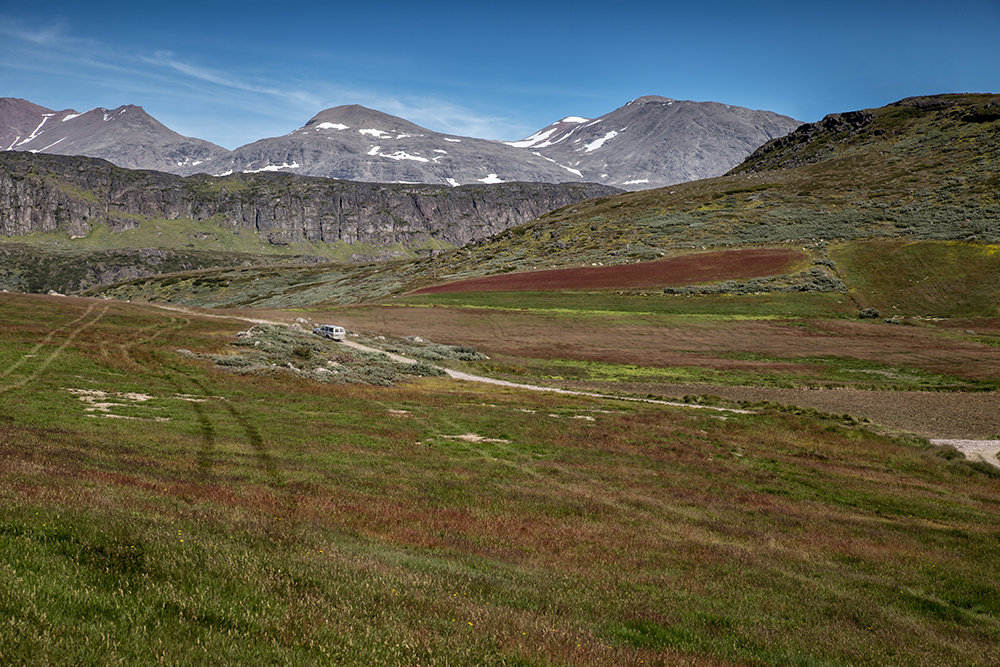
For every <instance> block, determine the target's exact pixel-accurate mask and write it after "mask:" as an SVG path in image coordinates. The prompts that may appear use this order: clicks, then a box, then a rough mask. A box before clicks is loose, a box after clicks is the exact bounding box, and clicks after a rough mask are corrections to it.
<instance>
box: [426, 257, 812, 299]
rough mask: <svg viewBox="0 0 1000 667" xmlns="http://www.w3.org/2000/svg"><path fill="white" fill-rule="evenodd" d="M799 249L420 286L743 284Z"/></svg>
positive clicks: (790, 260) (506, 288)
mask: <svg viewBox="0 0 1000 667" xmlns="http://www.w3.org/2000/svg"><path fill="white" fill-rule="evenodd" d="M806 257H807V255H806V253H805V252H803V251H801V250H792V249H788V248H744V249H739V250H723V251H717V252H706V253H696V254H691V255H683V256H680V257H670V258H668V259H660V260H656V261H652V262H642V263H640V264H621V265H618V266H588V267H578V268H572V269H550V270H547V271H527V272H524V273H511V274H506V275H499V276H487V277H484V278H472V279H469V280H460V281H457V282H453V283H448V284H445V285H435V286H433V287H425V288H423V289H420V290H417V291H416V292H413V294H433V293H437V292H522V291H534V290H615V289H639V288H648V287H665V286H668V285H669V286H681V285H696V284H698V283H704V282H715V281H720V280H748V279H750V278H763V277H765V276H774V275H780V274H783V273H789V272H791V271H793V270H794V268H795V267H796V265H798V264H800V263H801V262H803V261H804V260H805V259H806Z"/></svg>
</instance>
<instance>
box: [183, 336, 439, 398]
mask: <svg viewBox="0 0 1000 667" xmlns="http://www.w3.org/2000/svg"><path fill="white" fill-rule="evenodd" d="M332 345H335V344H331V343H328V342H326V341H323V340H319V339H317V338H316V337H315V336H313V335H312V334H309V333H305V332H303V331H299V330H295V329H293V328H289V327H282V326H276V325H271V324H258V325H255V326H253V327H251V328H250V329H249V330H247V331H241V332H240V333H239V334H237V337H236V340H235V341H234V342H233V343H232V347H233V348H234V350H233V353H231V354H203V355H196V356H198V357H199V358H201V359H206V360H208V361H211V362H212V363H214V364H215V365H216V366H220V367H222V368H227V369H230V370H233V371H235V372H238V373H252V374H267V373H280V372H286V373H287V372H290V373H296V374H298V375H300V376H303V377H308V378H309V379H311V380H315V381H317V382H335V383H360V384H370V385H377V386H382V387H391V386H392V385H393V384H395V383H396V382H399V381H400V380H402V379H403V377H405V376H424V377H430V376H437V375H443V374H444V371H443V370H441V369H440V368H438V367H436V366H432V365H431V364H428V363H426V362H417V363H414V364H408V363H402V362H398V361H394V360H393V359H391V358H390V357H388V356H387V355H385V354H382V353H380V352H365V351H363V350H354V349H349V348H345V347H341V346H336V347H331V346H332ZM446 347H447V346H446Z"/></svg>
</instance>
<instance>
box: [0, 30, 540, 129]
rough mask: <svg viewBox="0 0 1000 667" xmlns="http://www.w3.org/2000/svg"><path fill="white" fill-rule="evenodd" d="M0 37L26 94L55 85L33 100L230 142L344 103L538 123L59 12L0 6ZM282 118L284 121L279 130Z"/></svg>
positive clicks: (415, 116) (296, 123)
mask: <svg viewBox="0 0 1000 667" xmlns="http://www.w3.org/2000/svg"><path fill="white" fill-rule="evenodd" d="M0 42H2V44H0V61H3V62H4V67H5V69H7V72H8V74H9V76H7V77H6V78H7V79H8V80H17V81H19V82H21V83H20V87H21V89H23V90H25V91H27V92H26V93H25V95H28V94H30V95H35V94H36V93H35V92H34V91H37V90H46V91H58V92H57V93H55V94H54V95H43V96H42V97H43V98H42V99H36V100H32V101H35V102H36V103H39V104H42V105H43V106H48V105H66V106H71V107H73V108H76V107H80V108H82V109H87V108H94V107H96V106H105V107H108V108H114V107H116V106H118V105H121V104H138V105H140V106H144V107H146V108H147V110H149V111H150V112H151V113H154V115H158V116H160V117H162V118H170V119H171V121H172V122H173V123H176V124H177V125H172V127H173V129H175V130H177V131H179V132H181V133H184V134H189V136H198V137H199V138H203V139H207V140H209V141H213V142H216V143H219V144H221V145H227V146H230V147H235V146H236V145H240V144H243V143H249V142H252V141H256V140H257V139H262V138H265V137H267V136H275V134H281V133H283V132H290V131H292V130H294V129H296V128H297V127H300V126H301V125H302V124H304V123H305V122H306V120H308V119H309V118H310V117H312V116H313V115H314V114H316V113H319V112H320V111H322V110H323V109H326V108H329V107H333V106H339V105H343V104H361V105H363V106H366V107H369V108H372V109H376V110H379V111H382V112H385V113H388V114H392V115H395V116H400V117H402V118H405V119H407V120H409V121H411V122H414V123H416V124H418V125H421V126H423V127H427V128H428V129H431V130H434V131H437V132H444V133H448V134H456V135H461V136H470V137H482V138H488V139H518V138H521V137H522V136H527V135H528V134H531V132H534V131H535V130H537V129H538V128H526V127H524V126H523V125H521V124H518V123H516V122H515V121H512V120H511V119H509V118H504V117H502V116H500V115H496V114H492V113H480V112H478V111H476V110H474V109H472V108H469V107H467V106H464V105H461V104H456V103H454V102H451V101H449V100H447V99H442V98H439V97H435V96H432V95H427V94H424V93H421V92H413V91H406V90H392V91H386V90H378V89H373V88H371V87H369V86H367V85H365V84H364V83H361V82H358V81H355V80H353V79H352V78H351V77H350V76H349V75H346V74H344V73H341V74H340V75H338V76H337V77H331V78H329V79H327V78H324V77H323V75H322V74H320V75H317V73H315V72H310V71H308V70H306V71H303V72H301V73H300V76H299V78H296V79H290V80H287V81H284V80H277V79H275V78H273V77H271V78H268V77H261V76H260V75H259V74H258V73H257V72H253V73H249V72H248V71H243V70H231V69H228V68H225V67H218V66H212V65H211V64H205V63H204V62H199V61H198V60H197V59H196V58H194V57H178V56H177V55H176V54H175V53H174V52H172V51H169V50H157V51H153V52H151V53H136V52H133V53H123V52H122V48H121V47H120V46H112V45H108V44H103V43H101V42H98V41H94V40H91V39H89V38H83V37H78V36H76V35H74V34H73V32H72V27H71V26H69V25H68V24H67V23H66V22H65V21H63V20H60V19H56V20H53V21H51V22H48V23H45V24H38V25H27V24H25V23H24V22H19V21H17V20H12V19H8V17H5V16H4V15H2V14H0ZM45 97H48V99H44V98H45ZM154 109H155V110H156V111H155V112H154ZM196 114H198V115H199V117H195V115H196ZM202 115H207V116H208V117H202ZM279 127H283V128H285V129H284V130H283V131H279V132H277V133H276V132H275V131H274V130H275V128H279ZM255 128H256V129H255ZM195 132H198V133H200V134H195Z"/></svg>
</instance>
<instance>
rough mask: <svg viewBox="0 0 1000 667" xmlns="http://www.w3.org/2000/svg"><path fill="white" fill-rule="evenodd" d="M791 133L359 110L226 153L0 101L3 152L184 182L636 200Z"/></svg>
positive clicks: (784, 124) (671, 118)
mask: <svg viewBox="0 0 1000 667" xmlns="http://www.w3.org/2000/svg"><path fill="white" fill-rule="evenodd" d="M799 125H800V123H799V122H798V121H796V120H793V119H792V118H789V117H787V116H781V115H779V114H776V113H773V112H770V111H752V110H749V109H745V108H742V107H736V106H730V105H725V104H719V103H715V102H691V101H679V100H672V99H669V98H665V97H658V96H646V97H640V98H638V99H636V100H633V101H632V102H629V103H628V104H626V105H625V106H623V107H621V108H619V109H617V110H615V111H612V112H611V113H608V114H606V115H604V116H601V117H600V118H597V119H586V118H581V117H576V116H570V117H567V118H564V119H562V120H560V121H557V122H556V123H553V124H552V125H550V126H548V127H546V128H544V129H542V130H540V131H539V132H537V133H535V134H533V135H532V136H530V137H527V138H525V139H523V140H521V141H510V142H502V141H492V140H487V139H477V138H472V137H463V136H457V135H450V134H442V133H439V132H434V131H433V130H429V129H426V128H423V127H420V126H419V125H416V124H414V123H411V122H409V121H407V120H405V119H402V118H398V117H395V116H391V115H389V114H385V113H382V112H380V111H375V110H372V109H368V108H365V107H362V106H358V105H347V106H339V107H334V108H331V109H326V110H324V111H321V112H320V113H318V114H316V115H315V116H313V117H312V118H311V119H310V120H309V121H308V122H307V123H306V124H305V125H304V126H302V127H301V128H299V129H297V130H294V131H293V132H291V133H289V134H286V135H284V136H281V137H273V138H267V139H261V140H259V141H255V142H253V143H250V144H247V145H245V146H241V147H239V148H237V149H235V150H233V151H228V150H226V149H225V148H223V147H221V146H217V145H215V144H212V143H210V142H207V141H203V140H200V139H193V138H188V137H184V136H181V135H180V134H178V133H176V132H174V131H173V130H170V129H169V128H167V127H166V126H164V125H163V124H162V123H160V122H158V121H157V120H156V119H154V118H153V117H152V116H150V115H149V114H147V113H146V112H145V111H144V110H143V109H142V107H138V106H133V105H127V106H122V107H118V108H117V109H113V110H108V109H103V108H98V109H92V110H91V111H88V112H86V113H78V112H76V111H73V110H71V109H67V110H63V111H53V110H51V109H46V108H45V107H42V106H39V105H37V104H33V103H31V102H28V101H26V100H21V99H16V98H0V148H2V149H3V150H16V151H31V152H39V153H54V154H59V155H81V156H87V157H98V158H103V159H105V160H108V161H109V162H112V163H113V164H115V165H117V166H120V167H126V168H129V169H153V170H157V171H165V172H169V173H173V174H178V175H183V176H189V175H193V174H196V173H207V174H210V175H213V176H223V175H228V174H232V173H238V172H242V173H254V172H263V171H274V172H285V173H294V174H299V175H305V176H324V177H329V178H338V179H345V180H354V181H363V182H380V183H427V184H441V185H451V186H458V185H467V184H478V183H486V184H489V183H504V182H514V181H517V182H541V183H567V182H569V183H574V182H575V183H582V182H592V183H601V184H603V185H610V186H614V187H618V188H621V189H625V190H644V189H649V188H655V187H661V186H665V185H671V184H674V183H680V182H685V181H691V180H697V179H701V178H709V177H713V176H719V175H721V174H723V173H725V172H726V171H728V170H729V169H731V168H733V167H734V166H736V165H737V164H739V163H740V162H741V161H742V160H743V159H745V158H746V157H747V156H749V155H750V154H751V153H752V152H753V151H754V150H755V149H756V148H757V147H758V146H760V145H761V144H763V143H765V142H767V141H769V140H771V139H774V138H777V137H781V136H783V135H786V134H788V133H789V132H791V131H792V130H794V129H795V128H797V127H798V126H799Z"/></svg>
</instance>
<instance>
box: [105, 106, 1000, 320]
mask: <svg viewBox="0 0 1000 667" xmlns="http://www.w3.org/2000/svg"><path fill="white" fill-rule="evenodd" d="M998 108H1000V96H997V95H943V96H935V97H925V98H913V99H908V100H903V101H901V102H899V103H897V104H895V105H890V106H887V107H883V108H880V109H872V110H866V111H859V112H852V113H847V114H833V115H831V116H828V117H827V118H825V119H824V120H823V121H821V122H820V123H816V124H812V125H806V126H803V127H802V128H800V129H799V130H797V131H796V132H794V133H792V134H791V135H788V136H787V137H784V138H782V139H779V140H776V141H773V142H771V143H769V144H767V145H765V146H763V147H761V149H759V150H758V151H757V152H756V153H755V154H754V155H753V156H751V157H750V158H749V159H748V160H747V162H746V163H745V164H743V165H741V166H740V167H738V168H737V169H735V170H733V172H732V173H730V174H728V175H726V176H723V177H720V178H715V179H708V180H703V181H696V182H691V183H685V184H680V185H676V186H672V187H668V188H662V189H659V190H651V191H645V192H636V193H628V194H623V195H618V196H613V197H604V198H599V199H593V200H588V201H585V202H582V203H579V204H574V205H571V206H567V207H564V208H561V209H558V210H556V211H553V212H551V213H548V214H546V215H543V216H541V217H540V218H538V219H536V220H534V221H532V222H530V223H527V224H524V225H521V226H519V227H516V228H513V229H510V230H507V231H505V232H502V233H500V234H498V235H496V236H493V237H491V238H488V239H485V240H482V241H478V242H475V243H472V244H470V245H468V246H465V247H463V248H461V249H459V250H457V251H455V252H453V253H448V254H442V255H438V256H436V257H433V258H427V259H423V260H417V261H411V262H397V263H392V264H383V265H378V266H376V265H370V266H366V267H345V266H342V265H314V266H310V267H302V268H299V269H295V270H290V271H282V272H278V273H276V272H275V271H273V270H270V269H268V270H264V271H262V272H260V273H256V272H254V271H243V270H241V271H238V272H237V271H219V272H217V273H215V274H213V275H214V276H215V277H214V278H213V280H215V281H216V284H218V285H219V286H220V287H219V289H218V290H208V291H206V290H204V289H199V290H195V289H191V287H192V285H193V283H194V282H195V280H201V281H202V283H203V282H204V280H205V279H204V278H189V279H185V278H183V277H181V278H170V279H169V284H168V282H167V281H164V280H156V279H149V280H142V281H136V282H133V283H130V284H126V285H119V286H116V287H114V288H112V289H110V290H107V292H106V293H107V294H109V295H112V296H116V297H119V298H135V299H152V300H157V301H164V300H168V301H174V302H178V303H188V304H193V305H211V306H252V305H256V306H268V307H288V306H304V305H310V304H317V303H355V302H358V301H367V300H372V299H381V298H386V297H388V296H393V295H400V294H403V293H405V292H407V291H411V290H413V289H416V288H419V287H424V286H427V285H433V284H438V283H443V282H449V281H455V280H461V279H465V278H470V277H475V276H482V275H493V274H501V273H509V272H513V271H531V270H542V269H546V268H558V267H570V266H608V265H620V264H626V263H636V262H643V261H649V260H653V259H659V258H661V257H671V256H676V255H680V254H685V253H691V252H702V251H705V250H711V249H713V248H731V247H745V246H785V245H787V246H793V247H803V248H806V249H807V250H808V252H809V253H810V255H811V258H812V259H811V261H812V267H813V269H811V271H812V272H811V273H810V272H809V271H810V270H809V269H807V271H806V272H803V274H802V275H800V276H798V277H794V276H793V277H792V278H791V280H792V282H795V281H796V280H797V281H798V283H800V284H811V285H812V286H811V287H809V289H816V288H817V287H816V285H817V284H823V285H827V286H828V287H827V288H829V289H839V288H837V287H836V285H837V283H838V281H842V282H843V285H845V286H846V287H847V288H848V290H849V292H850V294H851V295H852V296H854V297H855V298H856V301H857V305H858V307H859V308H868V307H871V308H876V309H880V310H881V309H891V308H893V307H894V306H895V307H896V309H897V310H899V309H900V308H902V309H903V311H904V312H905V313H906V314H910V315H928V314H932V313H937V314H940V313H944V312H947V313H949V315H950V316H957V315H960V314H965V315H970V316H993V315H997V314H998V311H997V306H996V304H997V303H1000V293H998V292H997V281H996V278H995V276H996V261H995V253H996V249H997V247H998V244H1000V185H998V184H1000V166H998V165H1000V115H998V112H997V111H996V110H997V109H998ZM873 240H879V243H878V244H877V245H875V246H873V247H872V248H871V249H869V250H867V251H865V250H863V248H864V246H865V245H866V244H867V243H868V242H869V241H873ZM886 244H888V245H886ZM896 246H901V247H905V248H907V250H906V251H905V252H893V253H890V255H880V254H879V253H880V252H883V250H884V249H885V248H888V247H896ZM878 258H882V259H878ZM883 261H884V262H891V265H889V264H884V263H881V262H883ZM927 266H932V267H936V268H934V269H933V271H932V272H933V273H935V275H936V276H937V278H935V281H934V284H935V285H936V288H935V290H936V291H935V290H928V289H906V290H904V289H903V288H904V286H903V285H898V284H897V285H895V286H890V285H884V286H883V285H882V284H881V283H882V281H886V280H889V281H893V280H897V279H899V277H900V276H907V280H911V279H912V280H918V279H920V280H923V279H924V277H925V276H929V275H930V274H929V273H928V272H927V271H924V269H925V268H926V267H927ZM945 267H951V268H952V269H956V271H951V270H946V269H945ZM816 271H819V272H820V274H822V275H824V276H827V277H828V278H834V277H836V279H837V280H822V281H818V282H817V281H816V280H813V279H812V277H813V276H815V275H817V274H816ZM921 271H924V274H923V275H920V276H917V275H916V274H918V273H920V272H921ZM223 286H224V287H225V289H223V288H222V287H223ZM665 287H669V286H666V285H665ZM924 287H925V288H926V287H927V286H926V285H924ZM733 289H736V290H739V289H740V287H739V286H738V285H737V286H734V287H733ZM755 289H756V287H754V286H749V287H748V288H747V290H749V291H754V290H755ZM901 290H902V291H904V292H905V294H903V293H902V292H901ZM944 304H946V307H945V305H944ZM943 308H944V309H943Z"/></svg>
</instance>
